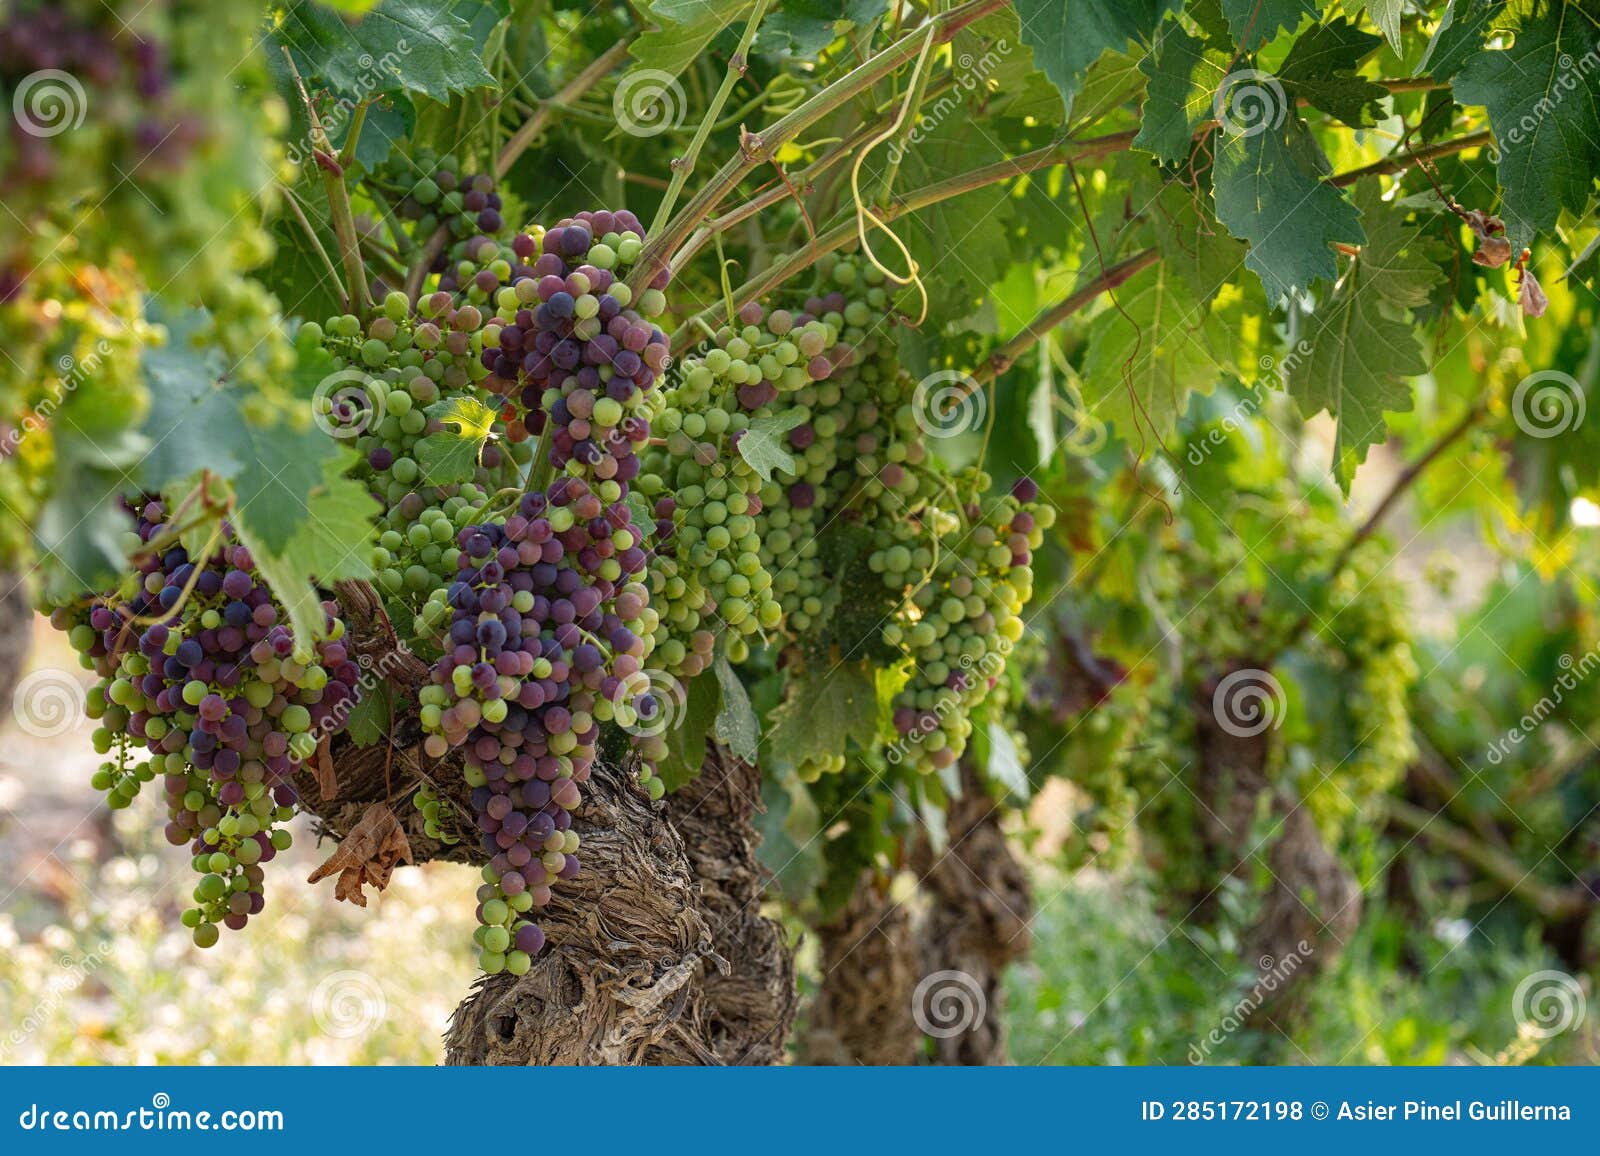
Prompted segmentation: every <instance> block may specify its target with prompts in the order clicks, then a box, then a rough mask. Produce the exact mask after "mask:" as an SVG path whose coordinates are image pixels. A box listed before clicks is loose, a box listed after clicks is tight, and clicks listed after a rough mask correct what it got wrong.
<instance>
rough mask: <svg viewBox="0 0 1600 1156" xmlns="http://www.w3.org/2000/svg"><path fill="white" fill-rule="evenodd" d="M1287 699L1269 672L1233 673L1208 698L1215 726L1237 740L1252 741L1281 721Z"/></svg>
mask: <svg viewBox="0 0 1600 1156" xmlns="http://www.w3.org/2000/svg"><path fill="white" fill-rule="evenodd" d="M1288 707H1289V699H1288V696H1287V695H1286V694H1284V692H1283V684H1282V683H1280V682H1279V681H1278V680H1277V679H1276V678H1274V677H1273V676H1272V674H1271V672H1270V671H1265V670H1255V669H1254V668H1250V669H1246V670H1236V671H1234V672H1233V673H1232V674H1230V675H1228V676H1227V677H1226V678H1224V679H1223V680H1222V681H1221V682H1219V683H1217V689H1216V690H1215V691H1214V692H1213V693H1212V695H1211V713H1212V714H1213V715H1214V716H1215V717H1216V720H1217V725H1218V726H1219V727H1221V728H1222V729H1223V730H1224V731H1226V732H1227V733H1228V734H1230V735H1232V736H1233V737H1234V738H1237V739H1248V738H1254V737H1255V736H1256V735H1259V734H1261V733H1262V732H1264V731H1266V730H1268V729H1269V728H1275V727H1277V726H1278V724H1279V723H1281V722H1282V721H1283V716H1284V713H1285V712H1286V711H1287V710H1288Z"/></svg>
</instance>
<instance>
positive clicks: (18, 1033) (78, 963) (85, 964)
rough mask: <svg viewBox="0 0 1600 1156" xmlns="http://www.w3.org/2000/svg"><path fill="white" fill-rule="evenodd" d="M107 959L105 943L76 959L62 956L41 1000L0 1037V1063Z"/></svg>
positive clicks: (43, 1023) (102, 942)
mask: <svg viewBox="0 0 1600 1156" xmlns="http://www.w3.org/2000/svg"><path fill="white" fill-rule="evenodd" d="M110 955H111V944H110V943H109V942H107V941H105V940H101V941H100V942H99V943H98V944H96V945H95V949H94V950H93V951H91V952H89V954H87V955H84V956H80V957H79V958H77V959H74V958H72V957H71V956H70V955H63V956H62V957H61V959H60V964H61V971H60V973H59V974H57V975H55V976H52V977H51V978H50V979H49V980H48V981H47V982H46V983H45V985H44V987H45V991H44V996H43V997H42V998H41V999H40V1000H39V1001H38V1002H37V1003H35V1004H34V1005H33V1007H31V1008H30V1009H28V1011H27V1012H25V1013H24V1014H23V1016H22V1018H21V1019H19V1020H16V1021H15V1022H13V1023H12V1024H11V1030H10V1031H8V1032H7V1033H6V1034H5V1036H4V1037H0V1060H3V1059H5V1058H6V1057H7V1056H8V1055H10V1053H11V1052H12V1050H13V1049H15V1048H19V1047H21V1046H22V1045H23V1044H24V1043H26V1042H27V1039H28V1037H29V1036H31V1035H33V1033H34V1032H36V1031H38V1030H39V1029H40V1028H42V1027H43V1026H44V1025H45V1024H46V1023H48V1022H49V1021H50V1020H51V1019H53V1018H54V1017H55V1015H56V1013H58V1012H59V1011H60V1010H61V1007H62V1005H63V1004H64V1003H65V1002H66V1001H67V997H69V996H70V995H72V993H73V992H75V991H77V990H78V989H79V988H80V987H82V986H83V985H84V984H85V983H87V982H88V981H89V977H90V976H92V975H94V973H95V972H97V971H99V970H100V968H101V967H102V966H104V965H105V962H106V959H107V958H108V957H109V956H110Z"/></svg>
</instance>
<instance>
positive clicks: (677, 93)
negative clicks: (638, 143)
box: [611, 68, 689, 137]
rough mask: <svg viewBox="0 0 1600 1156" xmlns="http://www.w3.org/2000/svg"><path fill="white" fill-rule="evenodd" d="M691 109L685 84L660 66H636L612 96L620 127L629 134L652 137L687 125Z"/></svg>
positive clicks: (612, 111) (614, 111) (613, 108)
mask: <svg viewBox="0 0 1600 1156" xmlns="http://www.w3.org/2000/svg"><path fill="white" fill-rule="evenodd" d="M688 110H689V100H688V97H686V96H685V95H684V92H683V85H681V84H679V83H678V78H677V77H675V76H673V75H672V73H670V72H663V71H662V70H661V69H659V68H635V69H634V70H633V71H631V72H629V73H628V75H626V76H624V77H623V78H622V80H621V82H620V83H619V84H618V85H617V91H616V92H615V93H614V94H613V95H612V97H611V113H612V116H613V118H614V119H615V120H616V122H617V127H618V128H620V129H621V130H622V131H623V132H625V133H627V134H628V135H629V136H638V137H652V136H660V135H661V134H662V133H664V132H672V131H673V130H674V129H677V128H680V127H682V125H683V118H684V115H685V114H686V113H687V112H688Z"/></svg>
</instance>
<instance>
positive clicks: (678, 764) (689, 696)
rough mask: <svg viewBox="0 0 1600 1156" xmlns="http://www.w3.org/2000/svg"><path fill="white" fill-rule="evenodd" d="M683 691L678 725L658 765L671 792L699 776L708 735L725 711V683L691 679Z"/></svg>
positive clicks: (657, 769)
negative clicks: (723, 696)
mask: <svg viewBox="0 0 1600 1156" xmlns="http://www.w3.org/2000/svg"><path fill="white" fill-rule="evenodd" d="M683 693H684V699H683V709H682V711H681V713H680V714H679V716H678V720H677V725H676V726H674V727H673V728H672V730H670V731H668V732H667V734H666V740H667V753H666V756H665V757H664V758H663V759H662V760H661V762H660V763H659V764H658V765H657V767H656V773H657V774H659V775H660V776H661V782H662V784H663V785H664V786H665V787H666V788H667V790H668V792H671V791H676V790H677V789H678V788H679V787H681V786H683V785H684V784H685V783H687V782H689V781H690V780H691V779H697V778H699V777H700V770H701V768H702V767H703V766H704V764H705V761H706V736H707V735H709V734H710V733H711V727H712V725H713V724H714V723H715V722H716V720H717V715H718V714H719V713H721V710H722V686H721V683H719V682H718V680H717V679H714V678H695V679H691V680H690V681H689V685H688V686H687V687H685V688H684V692H683Z"/></svg>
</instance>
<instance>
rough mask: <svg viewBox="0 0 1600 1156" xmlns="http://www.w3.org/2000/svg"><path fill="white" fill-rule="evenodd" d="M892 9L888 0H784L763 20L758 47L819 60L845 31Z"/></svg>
mask: <svg viewBox="0 0 1600 1156" xmlns="http://www.w3.org/2000/svg"><path fill="white" fill-rule="evenodd" d="M888 10H889V3H888V0H783V2H782V3H781V4H779V5H777V6H776V10H775V11H773V12H771V13H770V14H769V15H768V16H767V17H766V19H764V20H763V21H762V22H761V31H760V32H758V33H757V34H756V49H757V51H760V52H769V51H787V52H789V53H790V54H792V55H794V56H798V57H801V58H802V59H805V60H815V59H816V58H817V57H818V56H819V55H821V53H822V50H823V49H824V48H826V47H828V45H830V44H832V43H833V42H834V41H835V40H837V39H839V37H840V36H842V35H844V33H846V32H848V31H850V29H852V28H866V27H869V26H871V25H872V23H873V22H874V21H876V20H877V19H878V17H880V16H882V15H883V14H884V13H885V12H887V11H888Z"/></svg>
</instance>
